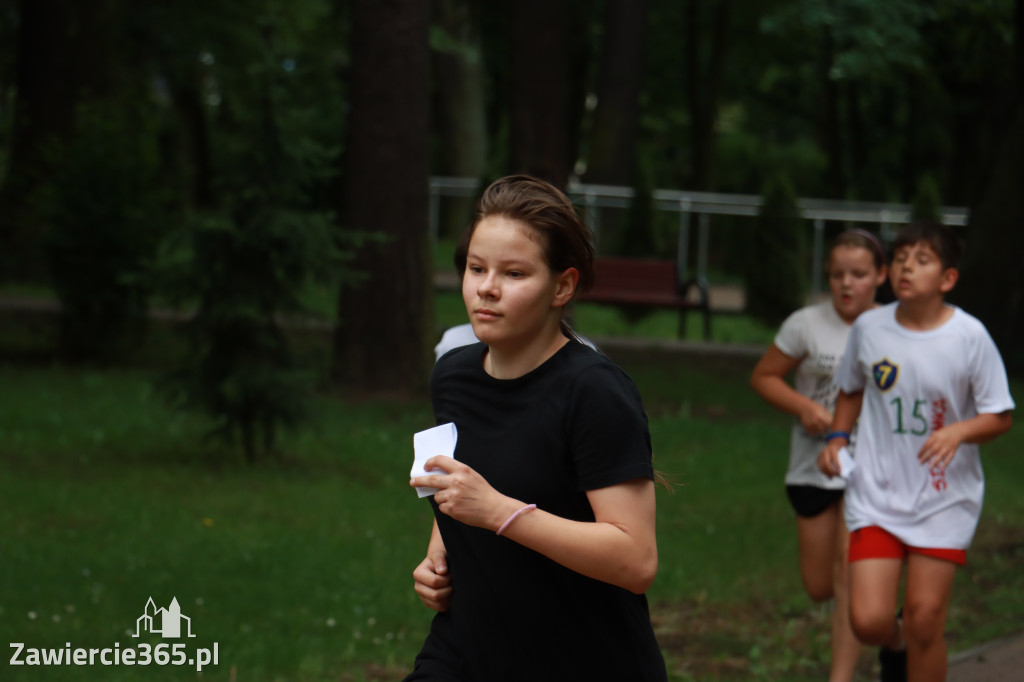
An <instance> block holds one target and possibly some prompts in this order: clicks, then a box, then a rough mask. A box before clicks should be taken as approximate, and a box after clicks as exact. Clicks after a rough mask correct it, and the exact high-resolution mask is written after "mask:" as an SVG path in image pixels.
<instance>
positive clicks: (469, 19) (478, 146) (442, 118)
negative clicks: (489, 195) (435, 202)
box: [434, 0, 489, 237]
mask: <svg viewBox="0 0 1024 682" xmlns="http://www.w3.org/2000/svg"><path fill="white" fill-rule="evenodd" d="M434 11H435V27H436V28H437V29H440V31H442V32H443V34H444V42H445V44H444V45H443V46H441V47H438V46H437V45H435V46H434V48H435V49H434V54H435V58H434V66H435V70H434V76H435V83H436V88H435V92H436V106H435V108H434V112H435V115H434V121H435V125H436V130H437V138H438V142H437V149H438V153H437V159H436V168H437V169H438V171H439V172H440V173H441V175H451V176H455V177H464V178H483V176H484V175H485V173H486V170H487V155H488V142H489V139H488V136H487V114H486V108H485V105H484V92H485V87H484V82H485V75H484V63H483V50H482V48H481V44H480V31H479V21H478V17H477V16H476V11H475V7H474V6H473V5H472V3H470V2H469V1H468V0H435V3H434ZM474 204H475V199H473V198H471V197H466V198H463V197H449V198H447V199H445V202H444V203H443V204H442V214H441V226H440V230H439V231H440V233H441V234H442V235H445V236H449V237H452V236H458V235H459V234H461V233H462V230H463V229H465V227H466V225H467V224H468V223H469V221H470V220H472V214H473V205H474Z"/></svg>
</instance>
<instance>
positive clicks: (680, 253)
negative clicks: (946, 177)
mask: <svg viewBox="0 0 1024 682" xmlns="http://www.w3.org/2000/svg"><path fill="white" fill-rule="evenodd" d="M480 190H481V185H480V181H479V180H477V179H474V178H453V177H441V176H435V177H432V178H430V235H431V238H432V239H434V240H435V241H436V239H437V235H438V229H439V224H440V207H441V197H442V196H449V197H475V196H476V195H477V194H478V193H479V192H480ZM568 193H569V197H570V198H571V199H572V200H573V201H574V202H575V203H577V204H578V205H579V206H582V207H583V208H585V209H586V216H587V220H588V222H589V224H590V228H591V229H592V230H593V231H594V234H595V236H596V235H599V234H600V230H601V225H600V215H601V213H600V211H598V210H596V209H599V208H619V209H628V208H629V207H630V204H631V203H632V200H633V196H634V191H633V188H632V187H618V186H613V185H588V184H583V183H578V182H573V183H570V184H569V188H568ZM653 198H654V207H655V209H656V210H658V211H668V212H673V213H678V214H679V231H678V237H677V248H676V263H677V266H678V268H679V275H680V278H681V279H682V280H683V281H685V280H687V279H688V278H689V271H690V216H691V215H692V214H696V215H697V231H698V232H697V263H696V272H697V275H696V279H697V282H698V284H699V285H700V286H702V287H707V285H708V281H707V273H708V251H709V247H710V233H711V219H710V216H712V215H727V216H739V217H751V218H752V217H756V216H757V214H758V211H759V210H760V208H761V197H760V196H758V195H756V194H718V193H714V192H690V191H686V190H676V189H657V190H654V193H653ZM797 205H798V207H799V209H800V214H801V216H802V217H803V218H804V219H805V220H809V221H811V224H812V226H813V246H812V272H811V294H812V296H815V297H816V296H818V295H819V294H820V293H821V288H822V281H821V275H822V272H823V267H822V264H823V261H824V258H825V222H826V221H830V220H831V221H836V222H841V223H859V224H874V225H878V226H879V237H880V239H881V240H882V242H883V243H884V244H886V245H888V244H889V243H891V242H892V239H893V237H894V236H895V234H896V231H897V227H896V226H898V225H902V224H905V223H907V222H909V221H910V220H911V216H912V208H911V206H910V205H908V204H896V203H882V202H867V201H836V200H831V199H804V198H801V199H798V200H797ZM939 215H940V220H941V221H942V222H943V223H945V224H946V225H957V226H963V225H966V224H967V220H968V216H969V212H968V210H967V209H966V208H961V207H956V206H943V207H940V209H939Z"/></svg>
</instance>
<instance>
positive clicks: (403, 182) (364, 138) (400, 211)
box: [333, 0, 433, 392]
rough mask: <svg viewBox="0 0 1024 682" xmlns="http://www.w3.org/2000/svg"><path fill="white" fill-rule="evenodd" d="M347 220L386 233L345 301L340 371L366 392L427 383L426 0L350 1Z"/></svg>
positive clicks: (343, 295)
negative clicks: (350, 64) (350, 41)
mask: <svg viewBox="0 0 1024 682" xmlns="http://www.w3.org/2000/svg"><path fill="white" fill-rule="evenodd" d="M351 7H352V10H351V11H352V15H351V17H352V19H351V21H352V24H351V26H352V33H351V34H352V71H351V79H352V82H351V96H352V114H351V120H350V123H349V130H348V133H349V142H348V146H347V148H346V161H345V163H346V166H347V172H346V173H345V177H346V183H345V184H346V186H345V196H346V197H347V199H346V207H345V220H344V223H345V227H346V228H347V229H349V230H356V231H360V232H366V233H375V234H378V235H380V236H381V237H382V239H380V240H371V241H369V242H368V243H366V244H365V245H364V246H363V247H362V248H361V249H360V251H359V253H357V257H356V259H355V261H354V262H353V263H354V266H355V267H357V268H359V269H360V271H361V272H362V274H363V275H364V276H363V277H362V278H361V279H359V280H357V281H350V280H347V281H346V282H345V283H344V284H343V285H342V287H341V291H340V295H339V302H338V328H337V331H336V333H335V343H334V358H333V376H334V378H335V380H336V381H337V382H339V383H341V384H344V385H347V386H350V387H353V388H356V389H362V390H366V391H374V392H379V391H383V392H391V391H398V390H405V389H410V388H413V389H416V388H422V387H423V386H424V385H425V383H426V379H427V375H428V372H429V368H430V349H429V344H428V334H429V333H430V331H431V326H432V319H433V316H432V314H431V313H432V307H431V305H430V302H431V300H432V299H431V294H432V287H431V281H430V280H431V272H430V263H431V259H430V258H429V250H428V235H427V208H428V206H427V182H428V172H429V167H428V119H429V113H428V112H429V93H428V76H429V68H428V60H429V50H428V43H427V40H428V38H427V36H428V27H429V16H428V14H429V13H428V5H427V3H424V2H421V1H420V0H355V1H354V2H353V3H352V6H351Z"/></svg>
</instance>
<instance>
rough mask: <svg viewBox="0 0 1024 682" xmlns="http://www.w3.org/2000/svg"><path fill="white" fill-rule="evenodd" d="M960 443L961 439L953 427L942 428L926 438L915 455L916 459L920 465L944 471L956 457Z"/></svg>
mask: <svg viewBox="0 0 1024 682" xmlns="http://www.w3.org/2000/svg"><path fill="white" fill-rule="evenodd" d="M960 443H961V438H960V436H959V435H958V432H957V429H956V428H955V426H954V425H950V426H946V427H943V428H941V429H939V430H938V431H934V432H933V433H932V435H930V436H928V440H926V441H925V442H924V445H923V446H921V450H920V452H918V453H917V459H918V461H919V462H921V464H925V465H927V466H929V467H939V468H940V469H943V470H944V469H945V468H946V467H947V466H949V463H950V462H952V461H953V457H954V456H956V451H957V448H959V447H960Z"/></svg>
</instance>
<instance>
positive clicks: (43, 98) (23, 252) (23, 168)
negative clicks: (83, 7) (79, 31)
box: [0, 0, 77, 279]
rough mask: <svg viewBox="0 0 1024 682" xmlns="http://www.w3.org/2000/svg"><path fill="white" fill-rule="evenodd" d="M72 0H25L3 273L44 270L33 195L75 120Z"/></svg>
mask: <svg viewBox="0 0 1024 682" xmlns="http://www.w3.org/2000/svg"><path fill="white" fill-rule="evenodd" d="M76 4H77V3H76V2H74V1H73V0H21V2H20V3H19V7H18V13H19V16H20V19H21V30H20V32H19V36H18V53H17V73H16V76H15V80H16V83H17V99H16V101H15V103H14V121H13V125H12V128H13V131H12V136H11V158H10V161H9V166H8V172H7V177H6V180H5V182H4V186H3V188H2V191H0V254H2V255H0V277H3V278H6V279H23V278H29V279H35V278H38V277H40V276H42V274H43V272H45V259H44V258H43V255H42V245H41V243H40V242H41V231H42V221H41V220H40V218H39V217H38V216H37V215H36V213H35V211H34V210H33V209H32V206H31V203H30V198H31V195H32V194H33V192H34V191H35V190H36V188H37V187H39V185H40V183H41V182H42V181H43V179H44V178H45V177H46V175H47V163H46V160H45V153H44V150H45V147H46V144H47V143H48V141H50V140H54V139H64V138H66V137H67V135H68V134H69V133H70V131H71V127H72V124H73V122H74V110H75V100H76V98H77V84H76V79H75V77H74V76H73V74H72V73H71V67H72V65H73V63H74V62H73V59H72V58H71V57H70V55H69V52H70V51H69V49H68V45H69V42H72V41H71V40H70V39H71V36H72V35H73V29H72V26H70V25H69V24H70V23H71V21H72V19H71V17H72V16H73V14H74V12H73V10H74V5H76Z"/></svg>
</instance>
